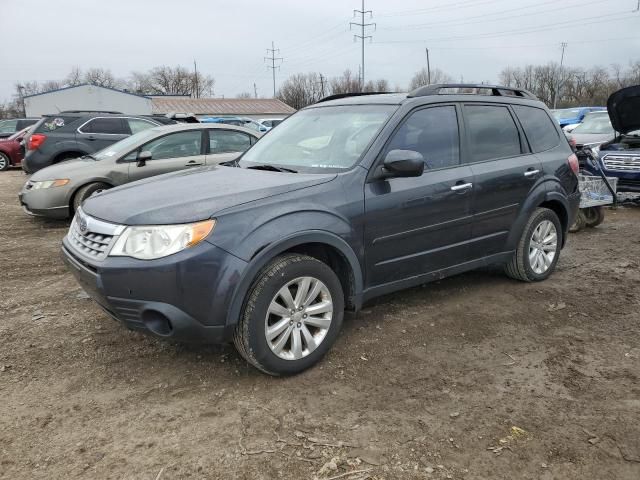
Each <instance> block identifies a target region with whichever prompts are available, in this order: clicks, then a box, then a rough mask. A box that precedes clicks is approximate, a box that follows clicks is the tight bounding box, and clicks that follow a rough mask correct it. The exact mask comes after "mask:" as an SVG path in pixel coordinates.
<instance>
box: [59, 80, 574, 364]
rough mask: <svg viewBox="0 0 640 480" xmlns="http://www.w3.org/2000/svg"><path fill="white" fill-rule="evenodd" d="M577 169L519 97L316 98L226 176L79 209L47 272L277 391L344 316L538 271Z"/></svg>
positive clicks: (141, 187)
mask: <svg viewBox="0 0 640 480" xmlns="http://www.w3.org/2000/svg"><path fill="white" fill-rule="evenodd" d="M577 168H578V164H577V159H576V157H575V156H574V155H573V153H572V151H571V148H570V146H569V144H568V142H567V140H566V138H565V136H564V135H563V134H562V131H561V130H560V127H559V126H558V125H557V123H556V122H554V121H553V119H552V117H551V116H550V115H549V112H548V110H547V109H546V107H545V106H544V105H543V104H542V103H541V102H539V101H537V100H536V99H535V97H533V95H531V94H530V93H528V92H526V91H522V90H514V89H509V88H506V87H489V86H486V85H431V86H427V87H422V88H419V89H417V90H415V91H413V92H411V93H410V94H408V95H407V94H385V95H351V96H334V97H329V98H328V99H325V100H323V101H321V102H319V103H317V104H315V105H313V106H311V107H308V108H305V109H303V110H301V111H299V112H298V113H296V114H295V115H293V116H291V117H289V118H288V119H287V120H286V121H284V122H283V123H282V124H281V125H279V126H278V128H275V129H273V130H272V131H271V132H269V133H268V134H267V135H266V136H264V137H263V138H262V139H261V140H260V141H259V142H258V143H256V145H255V146H253V147H252V148H251V149H250V150H248V151H247V152H246V153H245V154H244V156H243V157H241V158H240V160H238V161H235V162H234V163H233V164H231V165H227V166H217V167H211V168H205V169H200V170H194V171H182V172H177V173H173V174H167V175H162V176H159V177H155V178H152V179H149V180H143V181H140V182H135V183H132V184H128V185H125V186H122V187H119V188H114V189H112V190H109V191H105V192H103V193H99V194H96V195H95V196H93V197H91V198H89V199H88V200H87V201H86V202H85V203H84V205H83V206H82V208H81V209H79V210H78V212H77V214H76V216H75V218H74V220H73V222H72V224H71V228H70V229H69V233H68V235H67V236H66V237H65V239H64V245H63V251H64V258H65V259H66V262H67V263H68V265H69V267H70V268H71V271H72V272H73V273H74V274H75V276H76V278H77V279H78V281H79V282H80V284H81V285H82V286H83V288H84V289H85V290H86V291H87V293H89V294H90V295H91V296H92V297H93V298H94V299H95V300H96V301H97V302H98V304H99V305H100V306H101V307H102V308H103V309H104V310H105V311H106V312H107V313H109V315H111V316H112V317H114V318H115V319H117V320H119V321H120V322H122V323H123V324H125V325H126V326H127V327H129V328H132V329H138V330H143V331H147V332H150V333H152V334H155V335H156V336H159V337H165V338H171V339H175V340H180V341H199V342H224V341H228V340H231V339H233V341H234V342H235V345H236V347H237V349H238V350H239V352H240V353H241V354H242V355H243V356H244V358H246V359H247V360H248V361H249V362H250V363H251V364H253V365H255V366H256V367H257V368H259V369H260V370H262V371H264V372H266V373H269V374H273V375H286V374H293V373H297V372H300V371H302V370H304V369H305V368H308V367H310V366H311V365H313V364H315V363H316V362H317V361H318V360H319V359H320V358H321V357H322V356H323V355H324V354H325V353H326V352H327V350H329V348H330V347H331V345H332V344H333V342H334V341H335V339H336V337H337V335H338V333H339V331H340V327H341V324H342V319H343V312H344V310H345V309H351V310H356V311H357V310H358V309H359V308H360V307H361V305H362V304H363V302H366V301H367V300H369V299H371V298H373V297H376V296H378V295H382V294H385V293H388V292H392V291H394V290H398V289H403V288H407V287H411V286H413V285H418V284H421V283H425V282H429V281H431V280H435V279H440V278H442V277H445V276H448V275H453V274H457V273H460V272H464V271H466V270H470V269H473V268H477V267H480V266H484V265H488V264H496V263H497V264H503V265H504V266H505V271H506V273H507V274H508V275H509V276H511V277H513V278H516V279H518V280H522V281H528V282H531V281H539V280H544V279H546V278H547V277H548V276H549V275H550V274H551V273H552V271H553V270H554V268H555V265H556V263H557V261H558V257H559V255H560V249H561V248H562V247H563V245H564V243H565V240H566V233H567V228H568V226H569V225H571V223H572V221H573V218H574V215H575V213H576V210H577V207H578V202H579V193H578V180H577V177H576V172H577Z"/></svg>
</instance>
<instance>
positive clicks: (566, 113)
mask: <svg viewBox="0 0 640 480" xmlns="http://www.w3.org/2000/svg"><path fill="white" fill-rule="evenodd" d="M551 113H552V114H553V116H554V117H556V120H567V119H569V118H576V117H579V116H580V110H578V109H576V108H565V109H562V110H553V111H552V112H551Z"/></svg>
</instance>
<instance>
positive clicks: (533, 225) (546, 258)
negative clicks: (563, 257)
mask: <svg viewBox="0 0 640 480" xmlns="http://www.w3.org/2000/svg"><path fill="white" fill-rule="evenodd" d="M561 245H562V226H561V224H560V220H559V219H558V216H557V215H556V213H555V212H554V211H553V210H549V209H548V208H537V209H536V210H535V211H534V212H533V214H532V215H531V217H530V218H529V221H528V222H527V225H526V226H525V227H524V231H523V232H522V236H521V237H520V241H519V242H518V246H517V248H516V251H515V253H514V254H513V258H512V259H511V261H510V262H509V263H508V264H507V265H506V266H505V272H506V274H507V275H508V276H510V277H511V278H514V279H516V280H521V281H523V282H539V281H541V280H545V279H547V278H548V277H549V276H550V275H551V274H552V273H553V271H554V269H555V268H556V264H557V263H558V257H559V256H560V246H561Z"/></svg>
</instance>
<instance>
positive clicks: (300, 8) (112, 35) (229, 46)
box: [0, 0, 640, 100]
mask: <svg viewBox="0 0 640 480" xmlns="http://www.w3.org/2000/svg"><path fill="white" fill-rule="evenodd" d="M637 3H638V0H551V1H550V0H449V1H447V0H395V1H392V2H391V1H383V0H367V2H366V8H367V10H369V9H370V10H373V17H372V18H371V20H370V21H372V22H375V23H376V24H377V29H376V30H375V31H373V29H369V30H368V31H369V32H370V34H372V35H373V43H367V45H366V56H367V58H366V63H365V64H366V77H367V79H374V78H386V79H388V80H389V81H390V83H391V85H392V86H396V85H397V86H399V87H401V88H403V89H404V88H406V86H407V84H408V82H409V80H410V78H411V76H412V75H413V73H414V72H415V71H416V70H418V69H420V68H422V67H423V66H424V65H425V47H427V46H428V47H429V49H430V54H431V65H432V68H435V67H438V68H440V69H442V70H444V71H446V72H447V73H449V74H451V75H452V76H453V77H454V78H455V79H456V80H459V79H460V77H461V76H462V77H463V78H464V80H465V81H483V80H484V81H490V82H496V81H497V79H498V73H499V72H500V70H501V69H502V68H504V67H506V66H514V67H515V66H522V65H525V64H529V63H534V64H538V63H546V62H548V61H550V60H555V61H559V59H560V43H561V42H563V41H565V42H568V47H567V49H566V56H565V64H566V65H568V66H581V67H589V66H592V65H595V64H598V65H604V66H608V65H610V64H612V63H619V64H623V65H626V64H627V63H628V62H629V61H632V60H638V59H640V33H639V32H640V13H638V12H635V13H632V11H633V10H634V9H635V8H636V7H637ZM360 6H361V0H322V1H285V0H252V1H249V0H135V1H134V0H108V1H107V0H57V1H52V0H28V1H27V0H0V14H1V16H2V19H3V21H2V28H0V44H1V45H2V48H1V49H0V100H2V99H9V98H10V96H11V95H12V93H13V91H14V84H15V83H16V82H26V81H29V80H40V81H42V80H49V79H61V78H64V77H65V76H66V74H67V73H68V72H69V71H70V69H71V68H72V67H74V66H79V67H81V68H83V69H86V68H90V67H104V68H108V69H110V70H111V71H112V72H113V74H114V75H115V76H117V77H126V76H127V75H128V74H129V73H130V72H131V71H132V70H147V69H149V68H152V67H154V66H157V65H163V64H164V65H171V66H175V65H178V64H180V65H183V66H187V67H192V66H193V59H194V58H195V59H196V60H197V62H198V70H199V71H201V72H202V73H206V74H210V75H212V76H213V77H214V78H215V80H216V86H215V95H216V96H221V95H225V96H235V95H236V94H238V93H240V92H244V91H250V92H252V91H253V83H254V82H255V83H256V84H257V88H258V94H259V96H271V95H272V84H271V73H270V71H269V70H267V68H266V66H265V62H264V60H263V57H264V56H265V55H266V53H267V52H266V50H265V49H267V48H270V46H271V41H272V40H273V41H275V43H276V47H277V48H280V55H279V56H281V57H283V58H284V61H283V62H282V66H281V69H280V70H279V71H277V72H276V75H277V77H276V79H277V81H278V82H280V81H282V80H284V79H285V78H286V77H287V76H289V75H291V74H293V73H297V72H308V71H317V72H322V73H323V74H324V75H326V76H328V77H332V76H336V75H339V74H340V73H341V72H342V71H344V70H345V69H347V68H350V69H351V70H352V71H354V72H356V73H357V71H358V65H359V64H360V44H359V43H354V41H353V34H354V33H355V32H354V31H349V22H350V21H353V20H354V19H353V10H354V9H358V8H360ZM356 20H358V19H356ZM367 20H369V18H367ZM358 33H359V32H358Z"/></svg>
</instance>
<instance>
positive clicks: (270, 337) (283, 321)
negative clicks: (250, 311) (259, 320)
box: [264, 277, 333, 360]
mask: <svg viewBox="0 0 640 480" xmlns="http://www.w3.org/2000/svg"><path fill="white" fill-rule="evenodd" d="M332 318H333V301H332V299H331V293H329V289H328V288H327V286H326V285H325V284H324V283H323V282H322V281H320V280H318V279H317V278H314V277H298V278H296V279H294V280H292V281H290V282H288V283H287V284H286V285H284V286H283V287H282V288H280V290H278V291H277V292H276V294H275V295H274V297H273V298H272V300H271V303H270V304H269V308H268V310H267V315H266V317H265V324H264V333H265V337H266V340H267V344H268V345H269V348H270V349H271V351H272V352H273V353H274V354H276V355H277V356H278V357H280V358H282V359H284V360H299V359H301V358H304V357H306V356H307V355H309V354H310V353H311V352H313V351H314V350H315V349H316V348H318V346H319V345H320V344H321V343H322V341H323V340H324V338H325V337H326V336H327V333H328V332H329V328H330V327H331V320H332Z"/></svg>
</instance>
